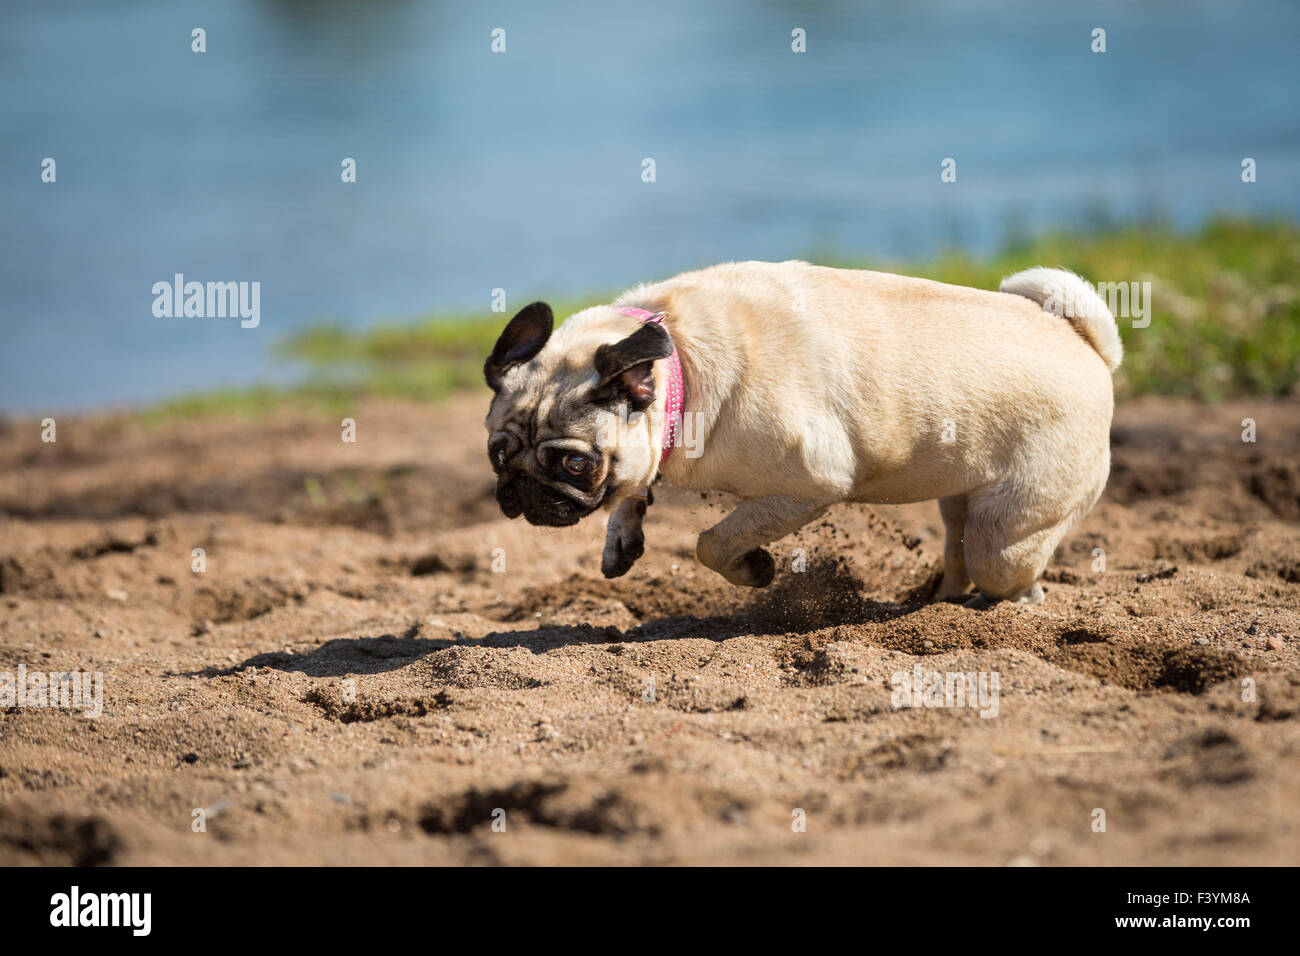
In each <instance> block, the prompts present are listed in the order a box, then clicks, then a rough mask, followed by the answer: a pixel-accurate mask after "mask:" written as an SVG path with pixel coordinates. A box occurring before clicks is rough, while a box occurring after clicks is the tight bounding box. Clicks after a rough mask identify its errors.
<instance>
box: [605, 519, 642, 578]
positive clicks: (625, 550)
mask: <svg viewBox="0 0 1300 956" xmlns="http://www.w3.org/2000/svg"><path fill="white" fill-rule="evenodd" d="M643 554H645V535H643V534H642V533H641V532H640V531H639V530H638V531H637V532H636V533H635V534H629V535H627V536H626V537H624V536H620V535H615V534H612V535H610V536H609V537H608V538H606V539H605V551H604V553H603V554H602V555H601V557H600V573H601V574H603V575H605V577H607V578H618V577H622V576H623V575H625V574H627V572H628V571H630V570H632V565H634V564H636V562H637V558H639V557H641V555H643Z"/></svg>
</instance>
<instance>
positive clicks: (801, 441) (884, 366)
mask: <svg viewBox="0 0 1300 956" xmlns="http://www.w3.org/2000/svg"><path fill="white" fill-rule="evenodd" d="M1043 272H1048V270H1038V273H1043ZM1053 276H1056V277H1062V276H1068V277H1069V280H1073V281H1074V282H1077V283H1079V285H1081V286H1082V285H1083V283H1082V280H1079V279H1077V277H1074V276H1069V274H1068V273H1051V274H1050V275H1046V276H1045V275H1042V274H1036V275H1035V277H1034V280H1035V281H1034V282H1033V283H1032V284H1031V285H1025V284H1023V283H1022V284H1017V283H1015V282H1012V285H1011V287H1012V288H1016V289H1018V290H1020V289H1022V288H1028V289H1029V291H1027V292H1026V294H1025V295H1019V294H1011V293H1007V292H987V291H982V290H977V289H969V288H963V287H958V286H950V285H944V284H941V283H937V282H931V281H928V280H925V279H915V278H907V277H903V276H895V275H888V274H885V273H879V272H868V271H857V270H845V269H831V268H824V267H820V266H813V265H809V264H807V263H803V262H783V263H764V262H743V263H728V264H724V265H718V266H714V267H712V268H708V269H703V270H700V271H697V272H688V273H684V274H682V275H679V276H677V277H675V278H673V279H669V280H667V281H665V282H660V283H655V284H651V285H644V286H641V287H638V288H636V289H633V290H631V291H629V292H627V293H625V294H624V295H622V296H620V297H619V299H618V300H617V302H616V303H615V305H635V306H639V307H642V308H646V309H650V310H652V311H659V310H662V311H664V312H666V313H667V318H666V320H665V325H666V326H667V328H668V329H669V331H670V332H671V335H672V338H673V341H674V343H675V344H676V346H677V349H678V351H679V354H680V355H681V359H682V365H683V370H684V372H685V378H686V395H687V398H686V412H687V414H688V415H691V416H693V419H694V421H693V424H694V425H695V426H696V427H695V429H694V435H693V437H694V438H695V440H696V441H697V442H698V448H697V449H695V450H694V451H691V452H689V453H684V450H683V449H678V450H677V451H675V452H674V453H673V454H672V455H671V456H670V457H669V458H668V459H667V460H666V461H664V462H663V467H662V475H663V477H664V478H665V479H666V480H667V481H668V482H670V483H672V484H674V485H679V486H682V487H686V488H694V489H716V490H721V491H727V492H730V493H732V494H735V495H737V496H739V497H740V498H741V499H743V500H742V503H741V504H740V505H739V507H738V508H737V509H736V510H735V511H734V512H733V513H732V514H731V515H729V516H728V517H727V518H726V519H724V520H723V521H722V522H720V523H719V524H718V525H717V526H715V527H713V528H711V529H709V530H708V531H706V532H704V534H702V535H701V536H700V540H699V544H698V548H697V555H698V557H699V559H700V560H701V561H702V562H703V563H704V564H705V565H707V566H709V567H711V568H713V569H714V570H717V571H718V572H719V573H721V574H722V575H723V576H724V577H726V578H727V579H728V580H729V581H732V582H733V583H736V584H747V585H759V586H761V585H764V584H766V583H768V581H770V579H771V570H770V564H771V559H770V557H767V556H766V552H763V551H762V550H761V548H762V546H763V545H764V544H767V543H769V542H771V541H774V540H776V539H777V538H779V537H782V536H784V535H786V534H789V533H791V532H792V531H795V530H797V529H798V528H799V527H801V526H802V525H803V524H805V523H807V522H808V521H810V520H812V519H813V518H814V517H816V516H817V515H819V514H821V513H822V512H823V511H825V509H826V508H827V507H829V506H830V505H831V504H833V503H835V502H837V501H844V500H851V501H863V502H890V503H899V502H908V501H922V500H928V499H932V498H937V499H941V504H942V508H941V510H942V513H943V516H944V520H945V524H946V526H947V529H948V535H949V542H948V546H947V548H946V549H945V577H944V581H943V584H942V585H941V589H940V595H941V596H944V597H949V596H955V595H958V594H960V593H962V591H963V590H964V589H965V587H966V583H967V575H969V577H970V578H972V579H973V580H974V583H975V585H976V586H977V587H978V588H979V590H980V591H981V592H982V593H983V594H984V595H985V596H986V597H987V598H991V599H1013V600H1035V599H1041V593H1042V592H1041V587H1038V586H1037V581H1038V578H1039V575H1040V574H1041V573H1042V570H1043V567H1044V565H1045V564H1046V562H1047V559H1048V557H1049V556H1050V555H1051V552H1052V550H1053V549H1054V548H1055V546H1056V545H1057V543H1059V541H1060V539H1061V537H1062V536H1063V535H1064V534H1065V532H1066V531H1067V530H1068V529H1069V528H1070V527H1071V526H1072V525H1073V524H1074V523H1075V522H1076V521H1078V520H1079V518H1080V517H1082V516H1083V514H1085V513H1086V512H1087V511H1088V509H1090V508H1091V507H1092V505H1093V503H1094V502H1095V501H1096V500H1097V497H1098V496H1099V495H1100V494H1101V490H1102V488H1103V486H1104V485H1105V482H1106V477H1107V474H1108V472H1109V462H1110V450H1109V429H1110V420H1111V411H1112V386H1111V380H1110V374H1109V370H1108V364H1118V361H1119V351H1118V349H1119V345H1118V334H1117V333H1116V332H1115V331H1114V320H1113V319H1111V318H1110V315H1109V313H1107V312H1105V307H1104V304H1103V305H1101V310H1102V313H1104V316H1103V315H1100V314H1097V312H1096V309H1095V305H1096V304H1099V303H1100V300H1097V303H1093V302H1091V301H1089V302H1088V309H1087V316H1086V318H1085V319H1084V320H1079V319H1078V318H1076V317H1062V316H1060V315H1054V314H1051V313H1050V312H1048V311H1045V309H1044V306H1043V305H1042V304H1041V303H1042V302H1043V299H1042V298H1041V297H1039V296H1038V295H1037V292H1038V291H1039V290H1041V289H1043V288H1045V287H1046V286H1045V283H1047V280H1049V279H1051V278H1052V277H1053ZM1012 278H1013V279H1014V278H1015V277H1012ZM1009 281H1010V280H1009ZM1061 281H1062V282H1064V281H1066V280H1064V279H1062V280H1061ZM1047 284H1050V283H1047ZM1085 288H1086V286H1085ZM1031 295H1032V296H1033V297H1030V296H1031ZM1094 298H1095V296H1094ZM635 328H636V322H635V320H633V319H626V318H624V317H622V316H619V315H617V314H616V313H614V312H613V310H612V308H611V307H598V308H595V309H588V310H586V311H584V312H581V313H578V314H577V315H575V316H573V317H572V318H571V319H569V321H568V322H567V323H565V324H564V325H563V326H561V327H560V328H559V329H558V330H557V331H556V332H555V334H554V335H553V336H552V338H551V340H550V341H549V342H548V343H547V345H546V347H545V348H544V349H543V350H542V352H541V354H540V355H539V356H538V357H537V360H535V361H534V362H533V363H529V366H525V367H524V368H522V369H518V370H515V371H513V372H512V373H511V375H515V376H517V378H516V380H515V383H514V386H515V388H516V389H523V390H524V391H526V392H527V393H528V394H527V395H526V396H524V397H518V398H517V400H518V401H521V402H522V403H523V404H524V405H529V404H530V403H531V404H532V405H537V404H541V403H546V402H553V401H555V400H556V398H555V396H557V395H561V394H563V391H564V385H565V383H566V382H570V383H571V382H572V381H574V380H576V379H578V378H581V377H582V375H583V372H584V369H586V371H587V375H588V378H590V375H591V373H590V369H589V363H590V358H591V355H592V353H593V352H594V349H595V347H596V346H597V345H598V344H601V343H603V342H609V341H616V340H617V339H619V338H620V337H623V336H626V335H628V334H629V333H630V332H631V331H634V330H635ZM1081 333H1082V334H1081ZM1090 343H1100V346H1101V347H1102V348H1104V349H1106V350H1107V351H1106V358H1105V359H1103V357H1102V355H1101V354H1099V352H1098V350H1097V349H1095V348H1094V347H1093V345H1092V344H1090ZM664 364H665V363H664V362H662V361H661V362H659V363H657V366H663V365H664ZM663 375H664V370H663V369H662V368H656V380H657V382H659V384H660V387H659V388H658V389H657V395H658V397H657V398H656V405H655V409H654V410H655V411H657V412H660V413H662V403H663V388H662V382H663V378H662V376H663ZM508 390H509V389H507V390H506V391H508ZM499 400H500V396H499ZM512 403H513V400H512ZM493 408H494V412H495V410H496V408H497V403H494V406H493ZM642 424H643V427H644V428H646V429H647V430H648V434H647V435H646V438H647V440H648V443H649V445H650V447H649V448H647V449H646V451H645V453H644V454H640V455H638V454H637V453H636V452H630V453H629V454H628V455H626V456H622V455H621V456H620V460H619V465H618V467H619V469H620V474H619V476H618V486H619V487H618V491H617V493H616V494H612V495H611V497H610V499H609V500H608V501H607V504H608V505H612V506H614V510H615V518H616V520H614V521H612V522H611V525H610V534H611V536H619V535H621V536H623V537H625V538H626V537H627V536H628V535H629V534H632V533H633V532H630V531H629V530H628V526H629V525H635V528H634V533H635V534H636V535H639V534H640V527H639V517H637V518H636V519H635V520H633V517H632V516H631V514H630V512H629V511H628V509H626V508H622V509H620V508H619V507H618V505H619V502H621V501H623V500H625V499H626V498H627V497H628V496H629V495H631V494H633V493H634V492H635V491H636V490H637V489H638V488H640V487H642V486H644V485H646V484H648V483H649V482H650V481H652V480H653V479H654V477H655V475H656V473H657V472H658V470H659V465H660V449H659V448H658V437H659V436H658V433H657V431H655V430H654V429H653V428H650V426H649V423H642ZM491 427H492V421H491V417H490V418H489V428H491ZM697 453H698V455H697V456H695V457H693V455H696V454H697Z"/></svg>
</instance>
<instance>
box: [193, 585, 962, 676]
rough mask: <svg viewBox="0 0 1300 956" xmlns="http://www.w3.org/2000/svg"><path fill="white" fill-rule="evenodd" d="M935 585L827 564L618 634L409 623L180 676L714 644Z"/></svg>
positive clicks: (824, 621) (363, 670)
mask: <svg viewBox="0 0 1300 956" xmlns="http://www.w3.org/2000/svg"><path fill="white" fill-rule="evenodd" d="M936 581H937V574H931V575H930V576H929V577H928V578H927V579H925V580H924V581H922V582H920V583H918V585H917V586H916V587H915V588H914V589H913V590H912V591H911V592H909V593H908V594H907V595H906V596H904V597H903V598H902V599H901V600H900V601H899V602H896V603H895V602H885V601H876V600H873V599H871V598H868V597H865V596H864V595H863V593H862V590H863V585H862V582H861V581H859V580H858V579H857V578H856V577H855V576H854V575H853V573H852V572H851V571H850V570H849V569H848V568H847V567H846V566H844V565H843V564H842V563H835V562H830V561H828V562H825V563H820V564H818V565H817V566H815V567H810V568H809V570H808V572H806V573H804V574H798V575H788V576H786V577H784V578H783V579H781V580H780V581H778V582H777V584H776V585H775V586H774V587H772V588H771V589H769V590H765V591H761V592H758V593H757V594H756V595H754V596H753V597H751V598H750V599H749V600H748V601H747V602H746V603H744V604H743V605H742V606H741V607H739V608H737V609H736V610H735V611H734V612H727V613H704V614H697V613H692V608H691V607H690V604H691V599H690V597H689V596H688V595H685V596H683V599H682V602H681V604H680V605H679V607H678V611H679V613H676V614H667V615H664V616H662V617H658V618H656V619H654V620H649V621H644V622H642V623H640V624H638V625H636V626H634V627H630V628H626V629H621V628H617V627H614V626H603V627H602V626H598V625H594V624H544V625H540V626H538V627H533V628H529V629H527V630H509V631H493V632H491V633H489V634H487V635H485V636H484V637H482V638H478V639H472V640H451V639H440V638H427V637H420V636H419V627H418V625H417V626H413V627H412V628H410V629H409V630H408V631H407V632H406V633H405V634H403V635H401V636H398V635H396V634H380V635H378V636H374V637H354V638H336V639H334V640H330V641H326V642H325V643H324V644H322V645H320V646H319V647H316V648H313V649H312V650H310V651H303V652H292V651H277V652H272V653H267V654H256V655H254V656H252V657H249V658H247V659H246V660H244V661H242V662H241V663H238V664H234V665H232V666H230V667H224V668H215V667H208V668H204V669H202V670H199V671H194V672H191V673H189V674H185V675H183V676H189V677H219V676H228V675H231V674H236V673H239V672H241V671H244V670H248V669H249V668H270V669H272V670H280V671H292V672H298V673H302V674H306V675H308V676H309V677H342V676H346V675H350V674H380V673H385V672H388V671H395V670H400V669H401V668H403V667H407V666H409V665H410V664H412V663H414V662H416V661H418V660H420V659H422V658H424V657H426V656H428V655H429V654H432V653H435V652H437V651H442V650H446V649H448V648H451V647H495V648H512V647H522V648H526V649H527V650H529V651H531V652H533V653H534V654H543V653H545V652H547V651H551V650H555V649H557V648H561V647H574V646H579V645H583V644H644V643H650V642H655V641H675V640H682V639H685V638H694V639H701V638H702V639H705V640H710V641H715V642H721V641H725V640H728V639H730V638H734V637H742V636H750V637H762V636H771V635H782V636H788V635H799V634H810V633H812V632H814V631H819V630H822V629H824V628H827V627H835V626H839V625H855V624H867V623H880V622H884V621H889V620H894V619H896V618H899V617H904V616H906V615H908V614H912V613H914V612H916V611H918V610H919V609H920V608H921V607H923V606H925V604H926V603H927V602H928V600H929V597H930V595H931V594H932V593H933V590H934V586H935V583H936Z"/></svg>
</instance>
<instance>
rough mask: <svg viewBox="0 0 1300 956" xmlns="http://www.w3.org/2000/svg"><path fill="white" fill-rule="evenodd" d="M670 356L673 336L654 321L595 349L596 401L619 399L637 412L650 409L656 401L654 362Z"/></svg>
mask: <svg viewBox="0 0 1300 956" xmlns="http://www.w3.org/2000/svg"><path fill="white" fill-rule="evenodd" d="M672 354H673V340H672V337H671V336H669V334H668V330H667V329H665V328H664V327H663V326H662V325H659V324H658V323H657V322H647V323H646V324H645V325H643V326H641V328H639V329H637V330H636V331H635V332H633V333H632V334H631V335H629V336H628V337H627V338H625V339H623V341H621V342H615V343H614V344H613V345H602V346H601V347H600V348H598V349H596V374H597V375H599V376H600V385H599V386H597V388H596V401H597V402H600V403H602V404H604V403H608V402H610V401H611V400H618V399H620V398H622V399H624V400H626V401H627V403H628V404H629V405H630V406H632V408H633V409H634V410H636V411H638V412H639V411H644V410H645V409H647V408H649V407H650V404H651V403H652V402H653V401H654V399H655V378H654V364H655V361H656V360H657V359H662V358H668V356H670V355H672Z"/></svg>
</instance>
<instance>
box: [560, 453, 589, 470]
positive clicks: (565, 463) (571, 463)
mask: <svg viewBox="0 0 1300 956" xmlns="http://www.w3.org/2000/svg"><path fill="white" fill-rule="evenodd" d="M590 466H591V462H589V461H588V460H587V456H586V455H579V454H577V453H570V454H568V455H565V456H564V457H563V458H561V459H560V467H561V468H563V469H564V470H565V471H567V472H568V473H569V474H571V475H585V474H586V473H587V469H588V468H589V467H590Z"/></svg>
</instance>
